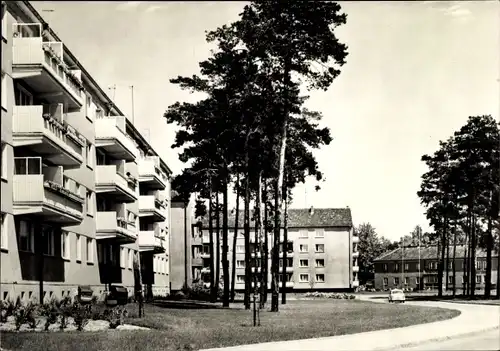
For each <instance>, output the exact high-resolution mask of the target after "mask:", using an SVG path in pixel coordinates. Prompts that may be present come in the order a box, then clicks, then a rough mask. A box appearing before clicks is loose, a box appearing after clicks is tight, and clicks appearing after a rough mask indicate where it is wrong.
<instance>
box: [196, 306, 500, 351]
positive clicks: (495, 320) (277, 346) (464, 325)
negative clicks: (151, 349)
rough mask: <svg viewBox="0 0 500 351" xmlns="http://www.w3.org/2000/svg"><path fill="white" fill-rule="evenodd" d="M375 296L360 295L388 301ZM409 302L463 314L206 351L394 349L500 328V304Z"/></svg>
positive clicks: (207, 350)
mask: <svg viewBox="0 0 500 351" xmlns="http://www.w3.org/2000/svg"><path fill="white" fill-rule="evenodd" d="M371 297H372V296H360V298H361V299H362V300H370V301H372V302H377V303H387V302H386V300H377V299H372V298H371ZM406 304H408V305H414V306H427V307H440V308H447V309H454V310H458V311H460V312H461V313H460V315H459V316H457V317H455V318H452V319H448V320H444V321H439V322H433V323H426V324H418V325H413V326H409V327H402V328H395V329H386V330H377V331H371V332H365V333H357V334H350V335H340V336H331V337H324V338H316V339H302V340H289V341H276V342H268V343H262V344H252V345H239V346H234V347H227V348H220V349H206V350H202V351H216V350H224V351H295V350H297V351H298V350H300V351H331V350H360V351H361V350H390V349H395V348H401V347H408V346H416V345H419V344H422V343H426V342H431V341H440V340H447V339H451V338H455V337H459V336H464V335H473V334H475V333H480V332H484V331H489V330H495V329H499V327H500V306H493V305H477V304H476V305H472V304H459V303H450V302H439V301H407V302H406ZM499 332H500V330H499Z"/></svg>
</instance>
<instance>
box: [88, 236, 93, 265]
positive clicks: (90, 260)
mask: <svg viewBox="0 0 500 351" xmlns="http://www.w3.org/2000/svg"><path fill="white" fill-rule="evenodd" d="M86 239H87V242H86V244H87V251H86V252H87V257H86V259H87V263H94V245H93V244H94V239H92V238H86Z"/></svg>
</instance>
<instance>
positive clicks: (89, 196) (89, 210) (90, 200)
mask: <svg viewBox="0 0 500 351" xmlns="http://www.w3.org/2000/svg"><path fill="white" fill-rule="evenodd" d="M85 212H86V214H87V216H90V217H94V215H95V211H94V192H93V191H92V190H88V189H87V190H86V193H85Z"/></svg>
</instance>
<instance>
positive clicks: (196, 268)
mask: <svg viewBox="0 0 500 351" xmlns="http://www.w3.org/2000/svg"><path fill="white" fill-rule="evenodd" d="M221 222H222V221H221ZM239 222H240V223H239V226H238V228H237V229H235V216H234V214H231V215H229V224H228V225H229V238H228V239H229V240H228V242H229V256H228V260H229V263H230V268H229V269H230V271H231V269H232V266H231V263H232V259H231V258H232V255H233V253H232V247H233V237H234V231H235V230H237V238H236V246H235V247H236V281H235V290H236V291H242V290H244V287H245V244H244V229H243V211H241V213H240V215H239ZM200 223H201V227H200V226H198V228H197V230H194V231H193V235H192V239H191V255H192V257H191V260H192V268H191V269H192V273H191V274H192V277H193V280H197V279H200V280H203V281H204V282H205V283H208V282H209V281H210V274H211V272H210V245H209V243H210V236H209V230H208V220H207V219H206V218H203V220H202V221H201V222H200ZM282 223H283V221H282ZM250 227H251V230H250V250H251V252H252V254H251V256H252V258H254V259H255V258H257V259H255V261H253V262H254V263H253V264H252V266H253V267H252V271H253V272H255V271H257V273H259V272H261V270H262V263H261V262H262V253H260V252H256V250H255V232H254V228H255V223H254V222H253V221H251V223H250ZM216 230H217V227H216V226H215V225H214V232H215V231H216ZM221 230H222V229H221ZM214 237H215V235H214ZM283 240H284V237H283V229H282V230H281V238H280V242H281V243H283ZM214 242H215V239H214ZM357 243H358V238H357V237H355V236H353V224H352V217H351V210H350V209H349V208H339V209H335V208H318V209H314V208H310V209H289V210H288V242H287V244H286V245H283V244H280V249H279V252H280V253H279V254H280V261H279V266H280V272H281V273H280V275H279V280H280V283H281V282H282V281H283V279H286V283H285V285H286V287H288V288H289V289H290V290H294V291H306V290H324V291H328V290H331V291H334V290H349V289H353V288H355V287H357V286H358V285H359V283H358V278H357V272H358V264H357V257H358V254H359V253H358V251H357ZM271 246H272V235H271V234H268V248H269V254H268V259H269V263H268V264H269V267H270V266H271ZM284 250H286V260H287V261H286V270H285V272H282V269H283V266H284V265H283V260H284V257H283V256H284ZM257 251H258V250H257ZM214 252H215V248H214ZM221 252H222V249H221ZM214 266H215V265H214ZM221 267H222V265H221ZM220 276H221V277H222V271H221V274H220ZM268 282H269V284H270V282H271V276H270V273H269V276H268ZM280 286H281V285H280Z"/></svg>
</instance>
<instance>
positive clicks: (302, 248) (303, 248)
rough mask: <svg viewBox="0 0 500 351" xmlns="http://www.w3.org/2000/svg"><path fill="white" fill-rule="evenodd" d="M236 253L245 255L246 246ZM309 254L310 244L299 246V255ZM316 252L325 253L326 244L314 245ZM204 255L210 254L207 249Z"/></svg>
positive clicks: (240, 246) (239, 247) (237, 246)
mask: <svg viewBox="0 0 500 351" xmlns="http://www.w3.org/2000/svg"><path fill="white" fill-rule="evenodd" d="M207 248H208V246H207ZM208 250H209V249H208ZM236 252H237V253H245V245H236ZM307 252H309V245H308V244H300V245H299V253H307ZM314 252H316V253H324V252H325V244H315V245H314ZM204 253H208V251H207V252H205V249H204Z"/></svg>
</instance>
